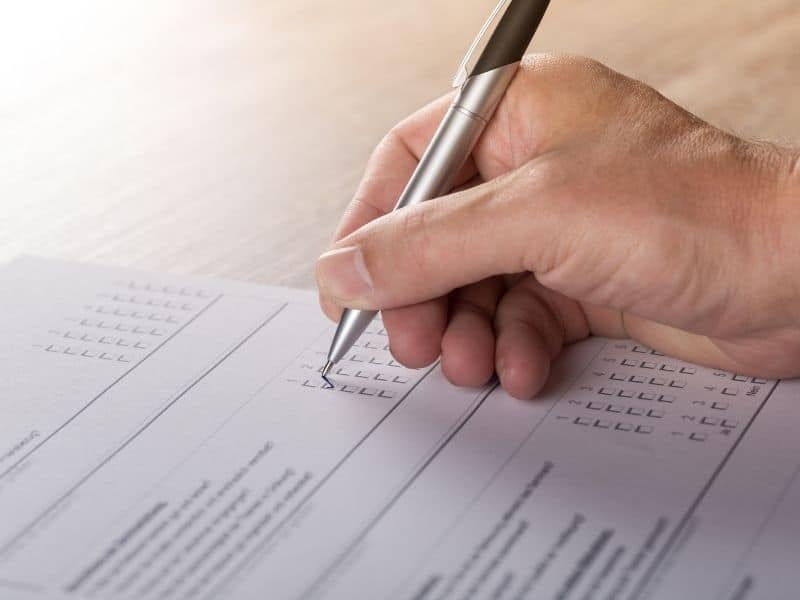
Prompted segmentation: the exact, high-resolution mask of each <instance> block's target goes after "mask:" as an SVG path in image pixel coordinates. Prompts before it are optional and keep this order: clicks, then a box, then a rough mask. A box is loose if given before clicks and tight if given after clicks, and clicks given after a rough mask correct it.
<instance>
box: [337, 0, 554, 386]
mask: <svg viewBox="0 0 800 600" xmlns="http://www.w3.org/2000/svg"><path fill="white" fill-rule="evenodd" d="M549 3H550V2H549V0H510V1H509V0H502V1H501V2H500V3H499V4H498V5H497V6H496V7H495V8H494V10H493V11H492V13H491V14H490V15H489V18H488V20H487V21H486V23H485V24H484V25H483V27H482V28H481V30H480V31H479V32H478V35H477V37H476V38H475V41H474V42H473V43H472V45H471V46H470V48H469V50H468V51H467V54H466V56H465V57H464V60H462V61H461V64H460V65H459V67H458V71H457V72H456V76H455V79H454V80H453V87H458V88H460V90H459V92H458V94H457V95H456V97H455V100H454V101H453V104H452V105H451V106H450V108H449V110H448V111H447V114H446V115H445V117H444V119H443V120H442V122H441V124H440V125H439V128H438V129H437V130H436V133H435V134H434V136H433V138H432V139H431V142H430V145H429V146H428V148H427V150H426V151H425V153H424V154H423V156H422V158H421V159H420V161H419V164H418V165H417V168H416V170H415V171H414V174H413V175H412V176H411V179H410V180H409V182H408V184H407V185H406V188H405V189H404V190H403V193H402V194H401V195H400V198H399V200H398V202H397V205H396V206H395V210H398V209H400V208H403V207H405V206H410V205H412V204H417V203H419V202H424V201H426V200H430V199H431V198H436V197H438V196H441V195H443V194H446V193H448V192H449V191H450V189H451V187H452V184H453V179H454V178H455V176H456V174H457V173H458V171H459V170H460V169H461V167H462V166H464V163H465V162H466V161H467V158H469V156H470V154H471V153H472V150H473V148H474V147H475V144H476V143H477V141H478V138H480V136H481V134H482V133H483V130H484V129H485V127H486V125H487V123H488V122H489V120H490V119H491V118H492V116H493V115H494V112H495V110H496V109H497V105H498V104H500V100H502V98H503V95H504V94H505V92H506V90H507V89H508V86H509V85H510V83H511V80H512V79H513V78H514V75H515V74H516V72H517V69H518V67H519V63H520V61H521V60H522V57H523V55H524V54H525V51H526V50H527V48H528V45H529V44H530V42H531V39H532V38H533V34H534V33H535V32H536V29H537V28H538V27H539V23H540V22H541V20H542V17H544V13H545V11H546V10H547V6H548V4H549ZM484 41H485V42H486V44H485V46H483V50H482V51H481V52H480V54H479V53H478V51H479V48H480V47H481V44H482V42H484ZM476 56H478V59H477V61H476V62H475V64H474V66H473V65H472V62H473V59H474V58H475V57H476ZM376 314H377V311H371V310H351V309H347V310H345V311H344V312H343V313H342V318H341V319H340V320H339V325H338V327H337V328H336V334H335V335H334V337H333V342H332V343H331V347H330V351H329V352H328V360H327V363H326V364H325V367H324V368H323V369H322V376H323V378H326V377H327V376H328V374H329V373H330V371H331V369H332V368H333V366H334V365H335V364H336V363H338V362H339V361H340V360H342V358H344V356H345V354H346V353H347V352H348V351H349V350H350V348H352V347H353V344H355V342H356V341H357V340H358V338H359V337H361V334H362V333H364V331H365V330H366V329H367V327H368V326H369V324H370V323H371V322H372V320H373V319H374V318H375V315H376Z"/></svg>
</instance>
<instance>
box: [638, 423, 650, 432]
mask: <svg viewBox="0 0 800 600" xmlns="http://www.w3.org/2000/svg"><path fill="white" fill-rule="evenodd" d="M636 433H653V428H652V427H651V426H650V425H639V426H638V427H637V428H636Z"/></svg>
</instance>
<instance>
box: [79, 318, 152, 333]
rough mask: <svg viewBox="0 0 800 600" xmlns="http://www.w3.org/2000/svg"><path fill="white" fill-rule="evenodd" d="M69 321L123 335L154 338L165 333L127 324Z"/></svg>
mask: <svg viewBox="0 0 800 600" xmlns="http://www.w3.org/2000/svg"><path fill="white" fill-rule="evenodd" d="M68 320H70V321H77V322H78V323H79V324H80V325H81V326H83V327H92V328H95V329H106V330H112V329H113V330H114V331H121V332H123V333H135V334H140V335H155V336H163V335H166V333H167V332H166V331H165V330H164V329H160V328H158V327H143V326H141V325H131V324H129V323H116V322H109V321H101V320H97V319H81V320H80V321H78V320H77V319H68Z"/></svg>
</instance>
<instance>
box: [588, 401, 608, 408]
mask: <svg viewBox="0 0 800 600" xmlns="http://www.w3.org/2000/svg"><path fill="white" fill-rule="evenodd" d="M605 407H606V405H605V404H603V403H602V402H589V404H587V405H586V408H588V409H591V410H603V409H604V408H605Z"/></svg>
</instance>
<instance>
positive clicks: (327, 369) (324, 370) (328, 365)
mask: <svg viewBox="0 0 800 600" xmlns="http://www.w3.org/2000/svg"><path fill="white" fill-rule="evenodd" d="M332 368H333V361H331V360H329V361H328V362H326V363H325V366H324V367H323V368H322V376H323V377H327V376H328V373H330V372H331V369H332Z"/></svg>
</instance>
